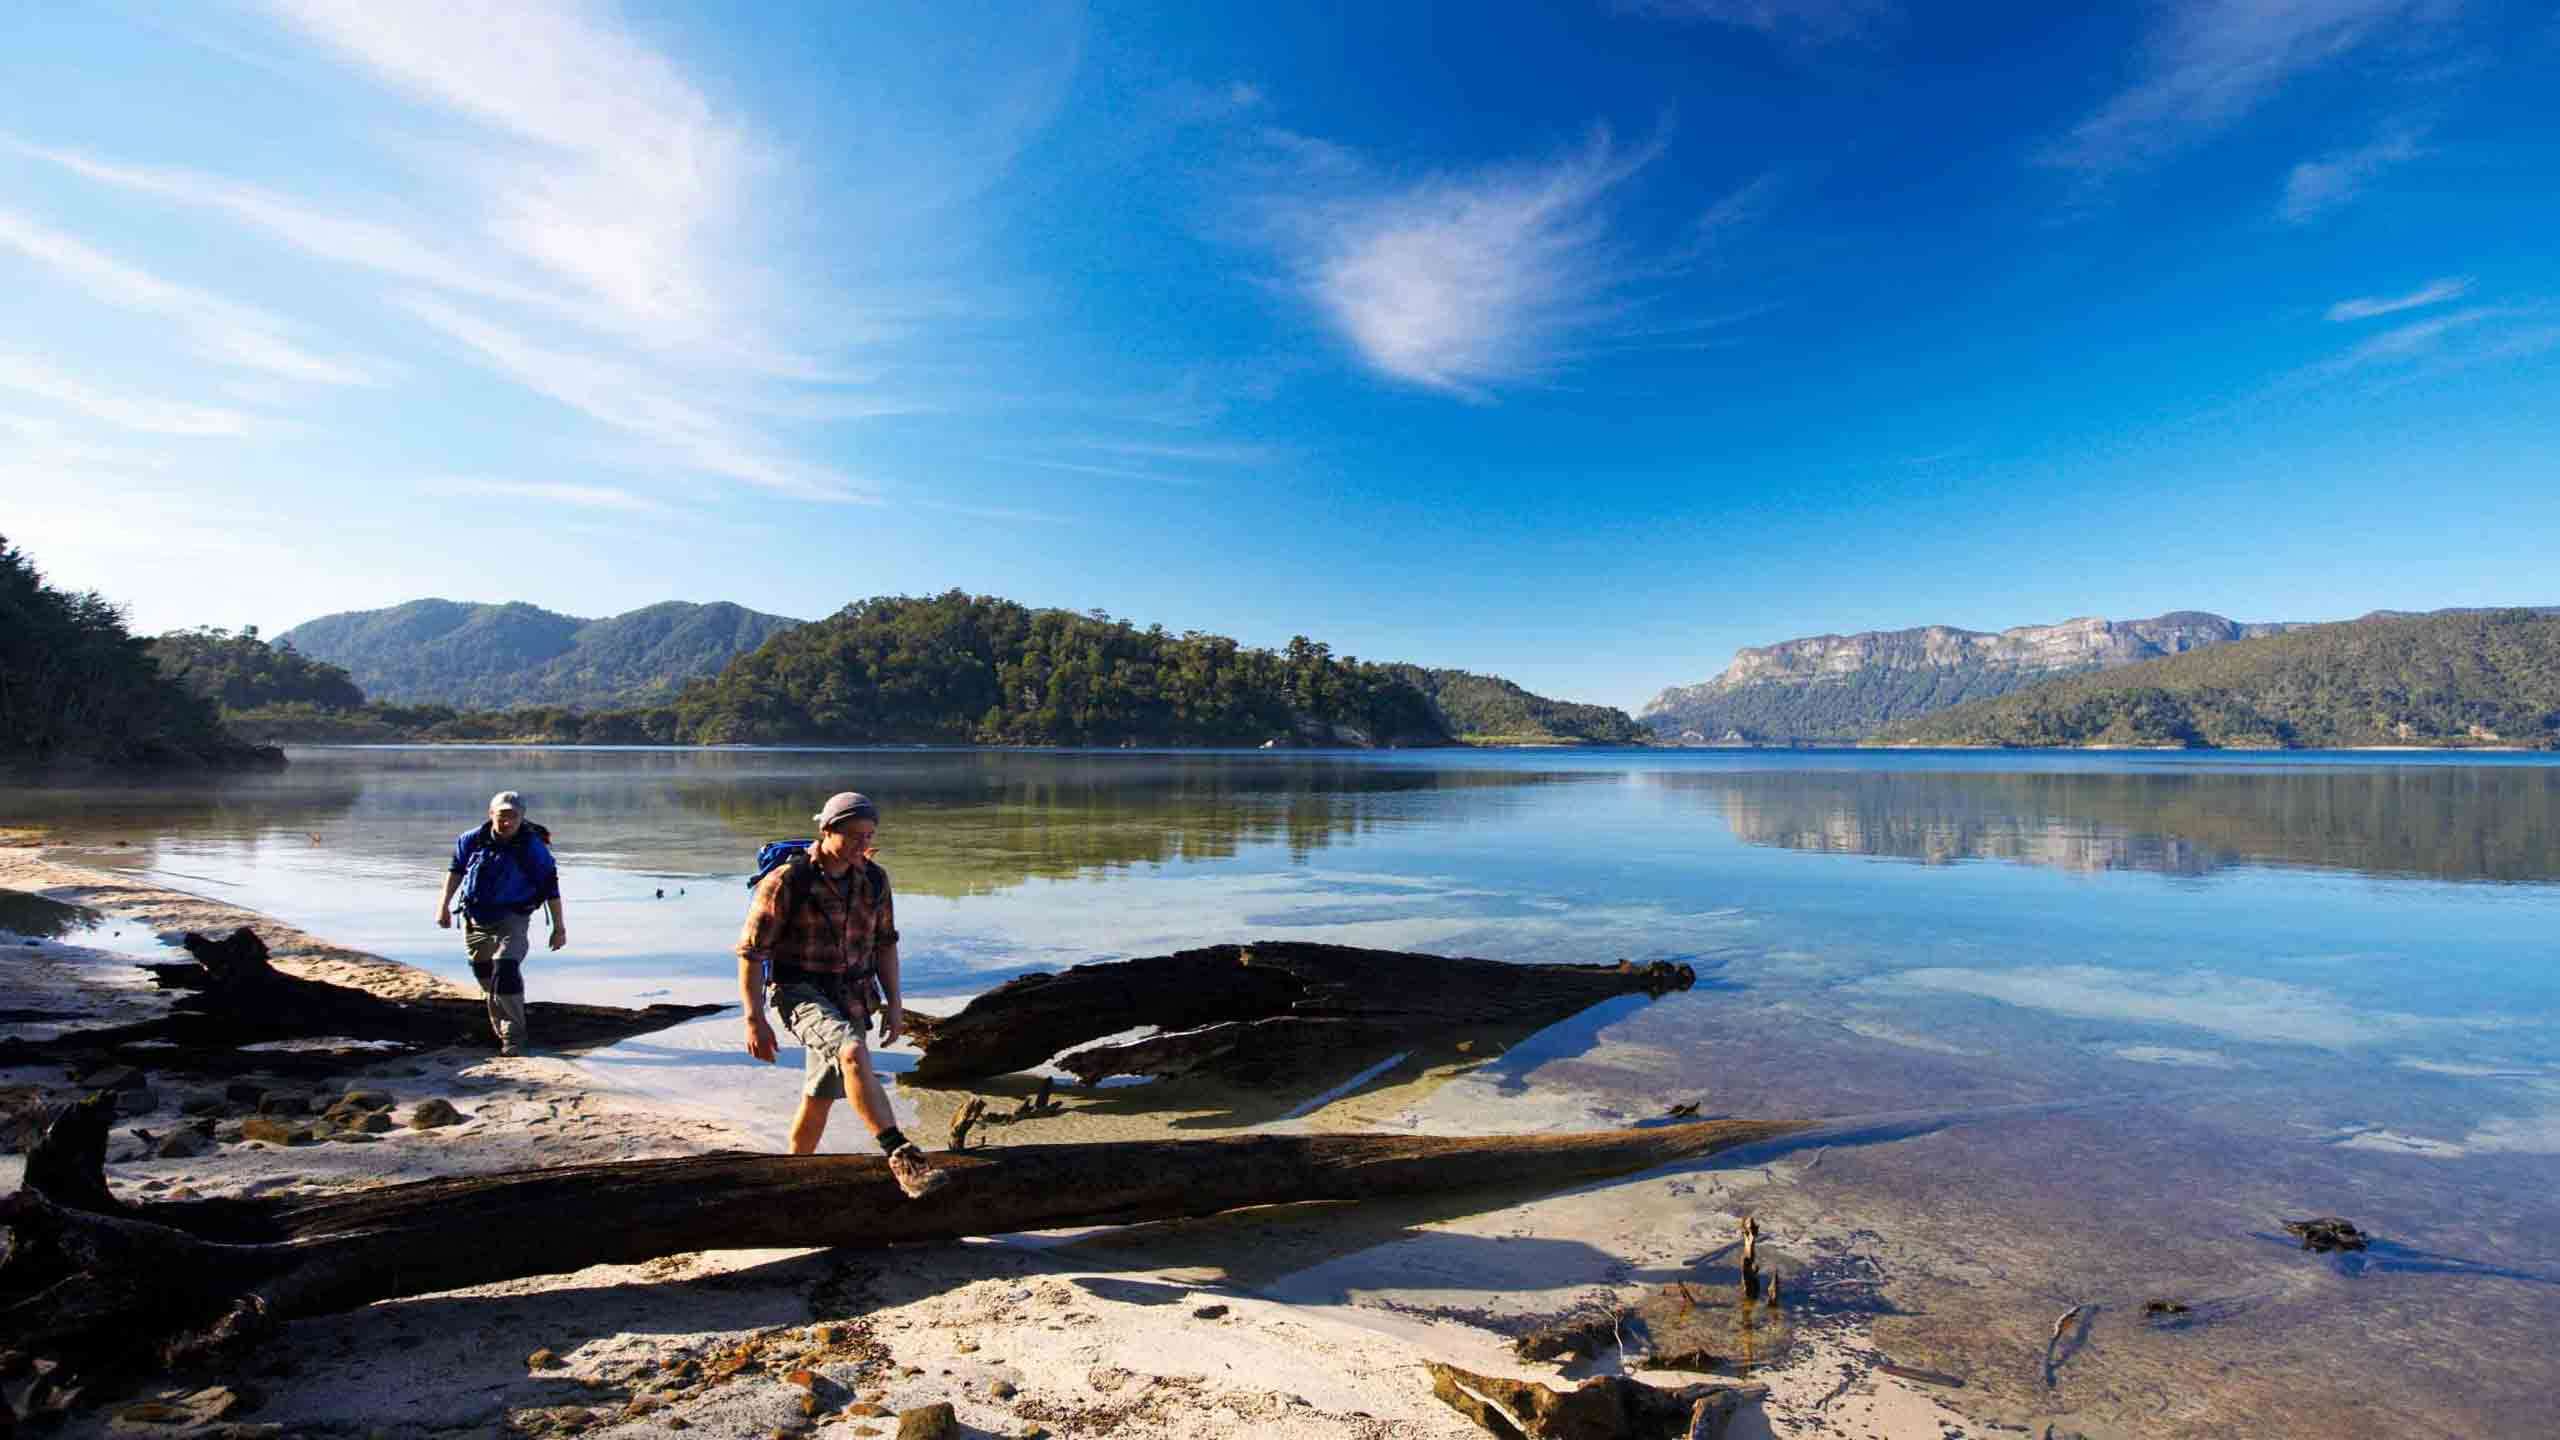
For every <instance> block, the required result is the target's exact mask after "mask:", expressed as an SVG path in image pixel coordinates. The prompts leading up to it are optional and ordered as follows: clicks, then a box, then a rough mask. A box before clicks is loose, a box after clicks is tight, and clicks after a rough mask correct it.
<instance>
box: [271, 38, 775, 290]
mask: <svg viewBox="0 0 2560 1440" xmlns="http://www.w3.org/2000/svg"><path fill="white" fill-rule="evenodd" d="M271 3H272V5H273V8H274V10H275V11H276V13H277V14H278V15H280V16H281V17H283V18H284V19H285V20H287V21H289V22H290V23H292V24H293V25H295V26H296V27H298V28H299V29H300V30H302V31H303V33H305V34H306V35H308V36H310V37H311V38H313V39H315V40H317V41H319V42H321V43H323V44H325V45H328V46H330V47H332V48H334V49H336V50H337V51H339V52H340V53H341V54H343V55H345V56H347V57H348V58H350V59H352V60H354V61H355V62H357V63H358V64H360V65H362V66H364V67H365V68H367V69H369V70H371V71H372V72H373V73H374V74H376V75H377V76H379V77H380V78H382V79H384V80H387V81H388V82H390V83H391V84H392V85H393V86H394V87H396V88H398V89H400V90H402V91H405V92H407V93H408V94H410V95H412V96H414V97H415V98H417V99H419V100H422V101H425V102H427V103H429V104H431V105H435V106H439V107H441V108H443V109H446V110H448V111H452V112H455V113H457V114H460V115H463V116H467V117H469V118H470V119H472V120H474V121H476V122H478V123H479V124H481V125H483V126H485V127H488V128H490V129H493V130H496V131H498V132H501V133H502V134H504V135H506V136H510V137H513V138H514V139H516V140H518V141H522V142H529V143H526V144H523V145H519V146H515V147H510V148H508V149H505V150H498V149H496V148H494V147H492V148H490V149H487V150H484V151H483V152H482V153H481V157H480V160H479V162H478V164H477V166H476V167H475V168H477V169H478V171H479V175H478V179H479V183H480V188H481V190H482V192H483V194H484V196H485V198H486V201H487V205H488V212H487V214H486V215H485V217H484V219H483V221H482V224H483V226H484V228H485V229H486V231H487V232H488V233H489V234H490V235H491V236H493V237H494V238H495V239H497V240H498V241H499V242H500V243H501V244H503V245H504V246H506V247H507V248H508V249H510V250H512V251H513V252H515V253H516V254H517V255H519V256H521V257H523V258H525V259H527V260H529V261H531V262H533V263H534V264H536V265H538V266H540V267H542V268H543V269H545V270H548V271H549V272H551V273H552V274H554V275H555V276H557V277H558V278H560V279H562V280H565V281H567V282H568V283H570V284H572V285H574V286H577V287H579V288H580V289H581V290H583V291H585V292H586V293H587V294H588V295H590V296H592V297H593V298H595V299H597V300H599V301H602V302H603V303H604V304H606V305H608V306H610V307H612V308H613V309H614V310H615V311H617V312H619V313H620V314H621V315H623V316H625V317H626V318H628V319H630V320H631V321H633V322H635V323H636V324H638V325H640V326H642V327H645V328H646V329H647V330H648V331H649V332H650V333H652V334H654V335H657V336H660V337H662V338H667V339H682V338H689V337H693V336H698V335H701V334H705V333H708V332H709V331H710V330H711V329H713V328H714V327H716V326H717V324H718V323H719V321H720V320H721V319H722V317H723V315H724V313H725V309H726V307H725V305H724V303H723V301H724V297H723V296H722V294H721V293H720V285H719V279H718V277H717V273H716V272H717V270H718V267H717V265H716V264H715V263H714V262H713V257H712V254H711V250H712V246H711V244H710V242H711V239H712V237H714V236H717V235H719V234H721V233H722V230H723V228H724V227H725V226H726V225H728V224H729V223H730V222H732V221H733V220H734V219H735V218H736V215H737V209H736V207H737V205H738V202H739V201H740V200H741V199H742V197H743V194H744V189H745V182H746V180H747V178H748V176H749V173H750V172H751V171H752V170H753V169H754V168H755V167H756V166H758V165H759V164H760V163H762V160H761V157H759V156H758V155H757V154H756V152H755V149H754V147H753V146H752V144H751V143H750V141H749V138H748V136H747V133H746V131H745V129H744V127H743V126H741V125H740V124H739V123H737V122H735V121H733V120H730V119H728V118H727V117H724V116H722V115H721V114H719V113H718V112H717V111H716V110H715V109H714V108H713V107H712V105H711V104H710V102H709V101H708V100H706V99H705V98H704V96H703V95H702V93H701V92H700V91H698V90H697V89H695V88H694V87H693V86H692V85H691V84H690V83H689V82H688V81H687V80H686V79H685V77H684V76H683V74H682V73H681V72H680V71H679V70H677V68H676V67H675V66H674V65H673V64H671V63H670V62H669V61H668V60H667V59H666V58H665V57H663V56H661V55H659V54H657V53H656V52H654V51H652V50H650V49H649V48H647V47H646V46H644V45H642V44H641V43H639V41H638V40H636V39H635V38H634V37H633V36H631V35H630V34H628V33H626V32H624V31H622V30H620V29H618V28H616V27H615V26H613V25H611V24H609V23H606V22H604V21H603V20H602V18H601V17H599V16H597V15H594V14H591V13H590V12H588V11H587V10H586V9H585V8H583V7H580V6H576V5H569V4H534V3H518V0H449V3H444V4H437V5H392V6H382V5H368V4H360V3H349V0H271Z"/></svg>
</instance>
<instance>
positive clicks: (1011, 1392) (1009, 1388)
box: [987, 1380, 1022, 1400]
mask: <svg viewBox="0 0 2560 1440" xmlns="http://www.w3.org/2000/svg"><path fill="white" fill-rule="evenodd" d="M987 1393H988V1394H990V1395H993V1396H994V1397H996V1398H997V1399H999V1400H1010V1399H1012V1398H1013V1397H1014V1396H1016V1395H1019V1394H1021V1393H1022V1392H1021V1391H1019V1390H1017V1389H1015V1388H1014V1386H1013V1382H1012V1381H1010V1380H999V1381H997V1382H996V1383H994V1384H993V1385H990V1386H988V1387H987Z"/></svg>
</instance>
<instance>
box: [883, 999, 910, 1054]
mask: <svg viewBox="0 0 2560 1440" xmlns="http://www.w3.org/2000/svg"><path fill="white" fill-rule="evenodd" d="M906 1033H907V1007H906V1006H904V1005H901V1004H899V1003H898V1002H897V1001H895V1000H892V1001H890V1002H889V1003H888V1004H886V1005H883V1006H881V1007H880V1043H881V1044H882V1045H884V1046H888V1045H895V1044H897V1043H898V1037H900V1036H902V1035H904V1034H906Z"/></svg>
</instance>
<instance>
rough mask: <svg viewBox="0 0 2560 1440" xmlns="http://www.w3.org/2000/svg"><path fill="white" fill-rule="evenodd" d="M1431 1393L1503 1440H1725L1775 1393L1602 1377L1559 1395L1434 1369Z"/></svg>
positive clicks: (1450, 1368)
mask: <svg viewBox="0 0 2560 1440" xmlns="http://www.w3.org/2000/svg"><path fill="white" fill-rule="evenodd" d="M1431 1393H1432V1394H1433V1395H1436V1396H1438V1397H1439V1399H1440V1403H1442V1404H1444V1405H1446V1406H1448V1407H1449V1408H1450V1409H1452V1410H1455V1411H1457V1412H1458V1413H1459V1414H1461V1415H1464V1416H1466V1417H1467V1418H1468V1419H1470V1420H1473V1421H1474V1422H1476V1423H1477V1424H1478V1425H1481V1426H1483V1427H1484V1429H1485V1432H1486V1433H1487V1434H1490V1435H1493V1436H1495V1437H1497V1440H1724V1436H1725V1434H1726V1433H1727V1428H1728V1427H1729V1426H1730V1425H1731V1423H1732V1421H1733V1418H1734V1416H1735V1415H1736V1414H1737V1413H1739V1412H1740V1410H1741V1408H1742V1407H1743V1406H1745V1405H1748V1404H1752V1403H1754V1402H1756V1401H1759V1400H1762V1399H1765V1398H1767V1396H1768V1394H1769V1388H1768V1387H1767V1386H1765V1385H1727V1384H1722V1383H1715V1382H1710V1383H1707V1384H1700V1385H1684V1386H1681V1387H1679V1388H1678V1389H1667V1388H1664V1387H1661V1386H1655V1385H1647V1384H1645V1383H1644V1382H1643V1381H1640V1380H1630V1379H1628V1378H1627V1377H1626V1376H1623V1375H1601V1376H1595V1377H1593V1378H1591V1379H1589V1380H1585V1381H1583V1382H1582V1383H1581V1384H1579V1385H1577V1386H1575V1387H1573V1388H1572V1389H1570V1390H1557V1389H1554V1388H1551V1387H1549V1386H1546V1385H1541V1384H1539V1383H1538V1382H1536V1381H1534V1380H1513V1379H1510V1378H1508V1377H1506V1376H1501V1375H1479V1374H1476V1373H1475V1372H1474V1371H1472V1370H1461V1369H1459V1368H1458V1367H1457V1366H1455V1365H1441V1364H1434V1365H1432V1367H1431Z"/></svg>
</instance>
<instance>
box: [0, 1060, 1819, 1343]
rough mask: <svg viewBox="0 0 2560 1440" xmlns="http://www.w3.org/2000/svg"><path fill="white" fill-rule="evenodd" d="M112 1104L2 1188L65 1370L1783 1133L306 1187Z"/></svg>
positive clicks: (659, 1170) (646, 1169) (16, 1306)
mask: <svg viewBox="0 0 2560 1440" xmlns="http://www.w3.org/2000/svg"><path fill="white" fill-rule="evenodd" d="M112 1117H113V1111H112V1108H111V1106H109V1105H108V1104H107V1103H106V1102H105V1101H104V1099H103V1098H92V1099H91V1100H88V1101H84V1102H82V1103H81V1104H80V1105H78V1106H76V1107H74V1108H73V1109H71V1110H70V1111H68V1112H66V1114H65V1115H64V1116H63V1117H62V1118H61V1119H60V1120H58V1121H57V1122H56V1123H55V1125H54V1127H53V1129H52V1130H51V1131H50V1132H48V1134H47V1135H46V1137H45V1139H44V1141H43V1142H42V1144H41V1145H40V1147H39V1149H38V1152H37V1153H36V1154H35V1155H33V1156H31V1157H30V1158H29V1163H28V1167H27V1183H26V1185H25V1187H24V1188H22V1189H20V1190H19V1191H18V1192H17V1193H16V1194H15V1195H12V1196H10V1197H9V1198H8V1199H6V1200H4V1201H0V1224H5V1226H6V1248H5V1250H0V1351H5V1350H20V1351H24V1352H32V1353H33V1354H34V1355H37V1356H42V1357H44V1358H47V1359H50V1360H53V1361H55V1362H57V1363H58V1365H59V1366H60V1369H58V1370H57V1371H56V1374H57V1375H62V1376H70V1375H74V1374H89V1375H96V1374H99V1373H101V1372H103V1371H106V1370H111V1369H124V1368H130V1367H137V1366H138V1367H146V1368H147V1367H151V1366H156V1365H171V1364H177V1363H181V1362H184V1361H186V1360H188V1359H190V1358H204V1357H212V1356H219V1355H221V1354H224V1353H226V1352H228V1351H229V1350H230V1349H232V1348H233V1347H235V1346H237V1345H240V1344H242V1343H246V1342H248V1341H251V1340H254V1339H255V1338H256V1337H257V1336H258V1335H259V1334H260V1333H262V1332H263V1331H264V1330H265V1329H266V1328H267V1327H269V1326H272V1325H273V1324H274V1323H276V1322H277V1321H280V1320H285V1319H290V1318H292V1317H295V1316H300V1315H313V1314H321V1313H326V1312H329V1311H335V1310H344V1309H349V1308H352V1307H355V1306H359V1305H364V1304H367V1303H369V1302H372V1301H376V1300H384V1299H391V1298H395V1297H398V1296H403V1295H416V1294H424V1293H428V1292H432V1291H441V1290H452V1289H457V1288H460V1287H463V1286H469V1285H482V1284H488V1283H491V1282H494V1281H499V1280H506V1279H513V1278H516V1277H520V1276H526V1275H543V1274H555V1273H560V1272H565V1271H570V1270H577V1269H581V1268H583V1267H585V1266H589V1265H599V1264H631V1263H636V1262H638V1261H642V1260H648V1259H652V1258H655V1257H658V1256H662V1255H674V1254H684V1253H689V1252H693V1251H700V1250H727V1249H758V1248H769V1247H770V1248H781V1247H797V1246H859V1247H866V1248H869V1247H879V1246H886V1245H895V1244H901V1243H908V1242H914V1241H924V1240H947V1239H952V1238H956V1237H960V1236H968V1235H998V1234H1007V1233H1011V1232H1015V1231H1022V1230H1038V1229H1049V1228H1055V1227H1059V1226H1066V1225H1083V1224H1128V1223H1135V1222H1139V1221H1147V1220H1163V1219H1172V1218H1177V1217H1182V1216H1192V1215H1207V1214H1213V1213H1215V1212H1217V1211H1221V1210H1230V1209H1235V1208H1238V1207H1241V1206H1248V1205H1275V1204H1286V1203H1291V1202H1298V1201H1309V1200H1362V1199H1369V1198H1374V1197H1381V1196H1390V1195H1408V1194H1416V1193H1422V1192H1429V1191H1446V1190H1467V1189H1480V1188H1488V1187H1501V1186H1509V1187H1519V1186H1522V1185H1523V1184H1536V1185H1540V1186H1545V1185H1562V1184H1566V1183H1569V1182H1571V1181H1574V1180H1579V1179H1583V1178H1587V1177H1591V1176H1599V1175H1611V1174H1621V1173H1625V1172H1629V1171H1635V1170H1642V1169H1646V1168H1649V1167H1651V1166H1655V1165H1662V1164H1667V1163H1670V1162H1672V1161H1676V1160H1683V1159H1689V1158H1693V1157H1697V1156H1702V1155H1708V1154H1712V1153H1714V1152H1716V1151H1718V1150H1723V1149H1727V1148H1729V1147H1732V1146H1735V1145H1741V1144H1747V1143H1750V1142H1753V1141H1758V1140H1763V1139H1768V1138H1771V1137H1774V1136H1778V1135H1783V1134H1786V1133H1788V1132H1790V1131H1793V1130H1795V1129H1797V1128H1799V1127H1798V1126H1796V1125H1793V1124H1787V1123H1779V1122H1769V1121H1746V1120H1713V1121H1704V1122H1701V1123H1698V1124H1694V1125H1666V1126H1660V1127H1657V1128H1653V1129H1645V1130H1607V1131H1600V1132H1597V1133H1591V1134H1578V1135H1498V1136H1486V1137H1478V1138H1432V1137H1421V1136H1404V1135H1244V1136H1231V1137H1226V1138H1222V1139H1213V1140H1164V1141H1138V1142H1123V1143H1117V1144H1098V1145H1019V1146H1008V1147H1006V1148H1004V1149H1001V1150H994V1151H970V1152H968V1153H966V1154H954V1155H947V1156H945V1157H944V1158H943V1163H944V1164H945V1165H947V1166H949V1167H950V1168H951V1169H952V1170H954V1171H955V1172H956V1176H955V1183H954V1184H952V1185H951V1186H950V1187H949V1188H948V1189H946V1190H944V1191H943V1192H941V1193H940V1194H938V1195H937V1196H935V1198H934V1200H933V1203H932V1204H930V1205H921V1204H914V1203H911V1202H909V1201H907V1200H906V1199H905V1198H904V1197H902V1196H901V1195H900V1194H899V1192H898V1189H897V1185H896V1183H895V1182H894V1181H893V1180H891V1179H890V1177H889V1175H888V1172H887V1170H886V1169H885V1168H884V1167H883V1165H882V1163H881V1161H880V1160H879V1159H878V1157H876V1156H857V1155H824V1156H787V1155H745V1154H717V1155H704V1156H697V1157H692V1158H687V1159H678V1160H640V1161H624V1162H619V1163H613V1164H599V1165H572V1166H562V1167H560V1168H557V1169H549V1170H527V1171H514V1172H509V1173H505V1174H498V1175H484V1176H473V1177H465V1178H457V1179H445V1180H426V1181H419V1182H416V1183H413V1184H406V1185H392V1186H385V1187H382V1188H380V1189H374V1190H363V1191H356V1192H353V1193H350V1194H341V1195H332V1196H326V1197H315V1198H308V1199H304V1198H296V1199H287V1200H199V1201H191V1202H186V1203H157V1204H151V1205H143V1206H125V1205H121V1204H118V1203H117V1202H116V1201H115V1200H113V1199H112V1198H111V1197H109V1195H108V1194H107V1191H106V1188H105V1186H104V1184H103V1182H102V1181H100V1180H99V1178H98V1176H99V1167H100V1164H101V1160H102V1157H103V1155H104V1153H105V1146H106V1136H107V1128H108V1125H109V1124H110V1122H111V1120H112Z"/></svg>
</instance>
